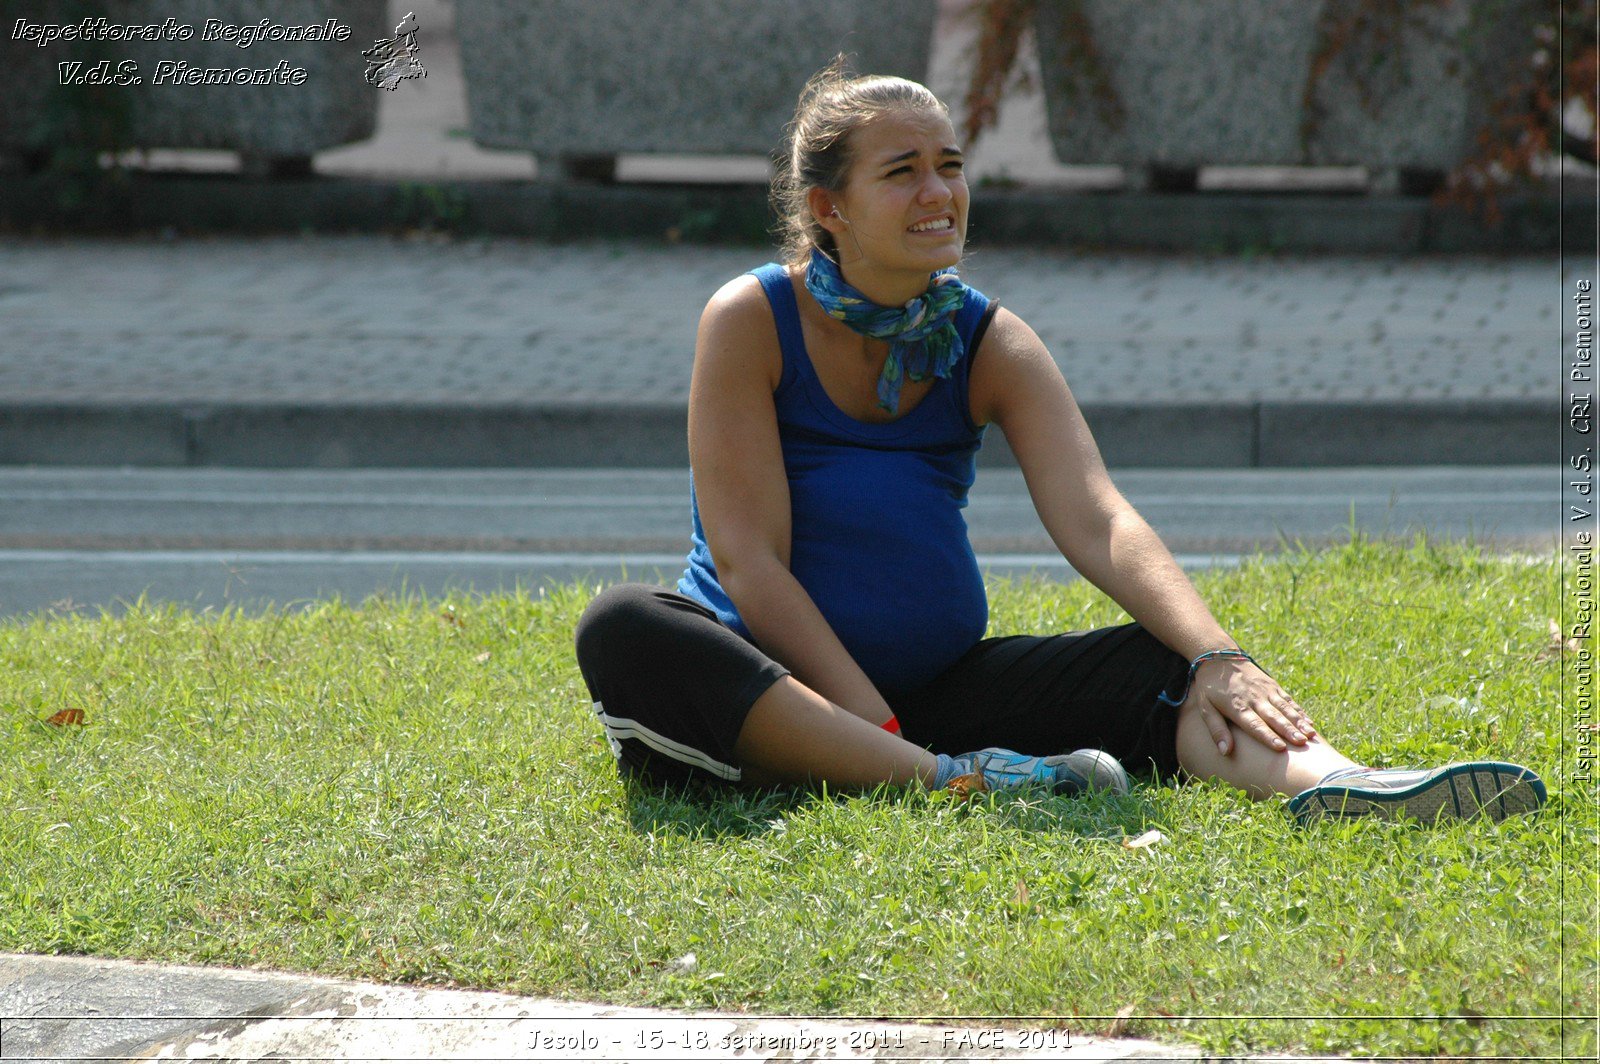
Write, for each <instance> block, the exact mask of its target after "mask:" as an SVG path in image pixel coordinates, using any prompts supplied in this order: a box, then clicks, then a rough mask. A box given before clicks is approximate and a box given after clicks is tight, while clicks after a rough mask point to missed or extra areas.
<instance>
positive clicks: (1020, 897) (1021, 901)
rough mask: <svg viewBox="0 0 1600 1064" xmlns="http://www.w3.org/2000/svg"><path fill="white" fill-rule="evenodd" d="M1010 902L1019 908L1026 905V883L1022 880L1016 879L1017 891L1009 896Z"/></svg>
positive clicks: (1023, 907)
mask: <svg viewBox="0 0 1600 1064" xmlns="http://www.w3.org/2000/svg"><path fill="white" fill-rule="evenodd" d="M1011 904H1013V905H1015V906H1016V907H1017V908H1019V909H1026V908H1027V907H1028V884H1027V882H1026V881H1024V880H1021V879H1019V880H1017V892H1016V893H1015V894H1013V895H1012V896H1011Z"/></svg>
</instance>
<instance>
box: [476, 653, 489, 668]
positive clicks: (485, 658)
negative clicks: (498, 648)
mask: <svg viewBox="0 0 1600 1064" xmlns="http://www.w3.org/2000/svg"><path fill="white" fill-rule="evenodd" d="M472 660H473V661H476V662H477V663H478V664H479V665H482V664H483V663H484V662H486V661H488V660H489V652H488V651H487V650H485V651H484V652H483V653H482V654H479V655H478V656H477V657H475V658H473V659H472Z"/></svg>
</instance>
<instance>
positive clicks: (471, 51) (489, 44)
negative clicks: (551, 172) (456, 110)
mask: <svg viewBox="0 0 1600 1064" xmlns="http://www.w3.org/2000/svg"><path fill="white" fill-rule="evenodd" d="M934 15H935V4H934V2H933V0H879V2H878V3H872V4H863V3H860V2H859V0H788V2H782V3H740V4H731V3H728V2H727V0H672V2H671V3H658V4H648V5H646V4H640V3H638V2H637V0H458V3H457V7H456V32H457V34H458V36H459V38H460V41H461V65H462V70H463V72H464V73H465V75H466V81H467V104H468V110H469V112H470V114H471V126H472V137H473V139H474V140H475V141H476V142H477V143H478V144H480V145H483V146H484V147H487V148H519V149H524V150H528V151H532V152H534V153H535V154H536V155H539V156H549V157H552V159H561V158H564V157H565V158H583V159H588V160H590V161H591V162H592V160H593V158H594V157H596V156H602V157H603V156H606V155H615V154H618V153H621V152H670V153H683V154H692V153H704V154H720V153H745V152H749V153H762V154H766V153H769V152H772V151H773V150H774V149H776V148H777V147H778V144H779V142H780V140H781V139H782V136H783V129H784V126H785V125H786V124H787V123H788V122H789V120H790V119H791V118H792V117H793V115H794V108H795V102H796V100H797V99H798V97H799V95H800V89H801V88H802V87H803V86H804V85H805V83H806V80H807V79H808V78H810V77H811V75H812V74H814V73H815V72H816V71H817V70H819V69H820V68H822V67H823V66H826V65H827V63H828V62H829V61H830V60H831V59H832V58H833V56H834V55H835V54H836V53H837V52H840V51H844V52H848V53H851V55H852V56H853V59H852V65H853V67H854V69H856V70H857V71H860V72H862V73H873V74H898V75H901V76H903V77H908V78H911V79H913V80H915V81H923V80H925V79H926V77H927V71H928V55H929V51H930V49H931V46H932V37H933V22H934Z"/></svg>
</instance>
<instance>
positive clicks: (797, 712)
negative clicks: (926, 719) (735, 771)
mask: <svg viewBox="0 0 1600 1064" xmlns="http://www.w3.org/2000/svg"><path fill="white" fill-rule="evenodd" d="M733 752H734V755H735V756H736V757H738V759H739V764H740V765H741V766H742V767H743V768H744V770H745V778H746V779H747V780H749V781H750V782H752V783H755V784H771V783H805V782H808V781H813V780H815V781H822V780H826V781H827V782H828V783H832V784H837V785H839V786H842V787H865V786H871V785H872V784H875V783H896V784H906V783H915V782H918V781H920V782H922V783H923V784H925V785H927V786H932V785H933V780H934V777H935V775H936V773H937V772H938V768H939V762H938V759H937V758H935V757H934V756H933V755H932V754H930V753H928V752H927V751H926V750H924V749H922V748H921V747H920V746H913V745H912V744H911V743H908V742H906V741H905V740H904V739H902V738H900V737H899V736H898V735H891V734H889V733H888V732H886V731H884V730H883V729H882V728H879V727H876V726H874V725H872V724H869V723H867V722H866V721H864V720H862V719H861V718H860V717H858V716H856V715H855V714H853V713H851V712H849V711H848V710H844V709H840V708H839V707H838V706H836V705H834V704H833V703H832V702H829V701H828V700H827V699H826V698H823V697H822V696H821V695H819V694H817V693H816V692H815V691H813V690H811V688H809V687H807V686H806V685H805V684H803V683H801V682H800V681H798V680H796V679H795V678H794V677H793V676H785V677H784V678H783V679H781V680H779V681H778V682H777V683H775V684H773V685H772V686H771V687H769V688H767V690H766V692H765V693H764V694H763V695H762V696H761V697H760V698H758V699H756V702H755V705H753V706H751V707H750V714H749V715H748V716H747V717H745V721H744V727H743V728H742V729H741V730H740V732H739V739H738V741H737V742H736V743H735V744H734V747H733Z"/></svg>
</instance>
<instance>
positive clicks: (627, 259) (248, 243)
mask: <svg viewBox="0 0 1600 1064" xmlns="http://www.w3.org/2000/svg"><path fill="white" fill-rule="evenodd" d="M975 214H976V215H977V216H978V217H981V205H979V206H977V207H976V208H975ZM766 257H767V255H766V253H764V252H763V251H761V250H759V249H739V248H733V249H729V248H703V247H665V246H659V245H644V244H586V245H562V246H551V245H543V244H535V243H531V242H527V241H521V240H516V239H505V238H502V239H491V240H471V241H456V242H432V241H429V240H414V239H404V238H395V237H388V236H309V237H269V238H264V239H251V238H241V237H215V238H198V239H187V238H184V239H176V240H172V241H161V240H149V239H126V240H120V239H31V238H20V237H19V238H9V239H3V240H0V320H3V321H4V323H5V324H4V329H3V331H0V403H9V404H15V403H42V402H90V403H93V402H103V403H108V404H124V403H141V402H184V401H193V402H197V403H201V402H236V403H253V402H275V403H297V402H298V403H306V404H317V403H325V402H330V401H342V402H354V403H364V402H371V403H399V404H407V403H441V402H444V403H465V404H555V405H561V404H585V403H596V402H606V403H616V402H621V403H632V402H661V403H682V402H684V401H686V399H687V396H688V386H689V373H690V367H691V364H692V359H693V350H694V337H695V328H696V323H697V320H698V317H699V312H700V309H701V308H702V307H703V306H704V304H705V301H706V300H707V299H708V298H709V297H710V296H711V295H712V293H713V292H715V291H716V289H717V288H718V287H719V286H720V285H721V284H723V283H724V282H725V281H727V280H728V279H730V278H732V277H734V276H736V275H738V274H739V273H741V272H743V271H744V270H746V269H748V268H750V267H753V266H755V265H758V264H759V263H760V262H761V261H763V260H764V259H765V258H766ZM1586 269H1587V275H1588V276H1591V277H1592V276H1593V269H1592V264H1587V263H1584V262H1583V261H1582V260H1581V259H1580V260H1576V261H1569V262H1568V263H1566V264H1565V266H1563V265H1562V264H1560V263H1558V262H1557V261H1555V260H1553V259H1551V258H1547V257H1529V258H1515V259H1497V258H1487V257H1485V258H1437V259H1426V258H1425V259H1415V258H1413V259H1399V258H1386V257H1352V256H1342V257H1318V258H1283V257H1258V258H1254V259H1248V260H1247V259H1240V258H1220V257H1205V256H1194V255H1190V256H1184V255H1173V256H1157V255H1136V254H1128V253H1122V254H1099V255H1084V254H1076V253H1072V252H1067V251H1062V252H1052V251H1037V250H1023V249H1009V248H993V249H986V248H983V247H982V246H981V244H979V245H977V246H976V248H975V249H974V251H973V253H972V255H971V257H970V260H969V261H968V263H967V264H966V265H965V266H964V272H965V275H966V277H967V279H968V280H969V282H970V283H972V284H973V285H975V286H976V287H978V288H979V289H980V290H982V291H984V292H986V293H987V294H989V295H990V296H992V297H994V298H998V299H1000V300H1001V301H1002V302H1003V303H1004V304H1005V305H1006V306H1007V307H1009V308H1011V309H1012V310H1014V311H1015V312H1016V313H1018V314H1020V315H1021V316H1022V317H1023V318H1024V320H1026V321H1028V322H1029V323H1030V324H1031V325H1032V326H1033V328H1034V329H1035V330H1036V331H1037V332H1038V333H1039V335H1040V336H1041V337H1042V338H1043V340H1044V341H1045V343H1046V344H1047V345H1048V346H1049V348H1050V350H1051V352H1052V354H1053V355H1054V356H1055V358H1056V360H1057V362H1058V363H1059V364H1060V366H1061V368H1062V370H1063V372H1064V374H1065V375H1066V378H1067V381H1068V383H1069V384H1070V385H1071V386H1072V388H1073V390H1074V392H1075V393H1076V394H1077V396H1078V398H1079V400H1080V401H1091V402H1126V403H1152V404H1159V403H1162V402H1174V401H1185V402H1193V401H1195V400H1197V399H1199V400H1217V401H1228V400H1243V401H1250V400H1292V399H1313V400H1317V399H1320V400H1328V399H1344V400H1362V399H1372V400H1391V399H1398V400H1415V399H1435V398H1448V399H1473V400H1497V399H1524V400H1526V399H1540V398H1544V397H1549V398H1550V399H1551V401H1552V402H1555V401H1557V399H1558V398H1559V395H1560V388H1561V379H1562V378H1561V374H1562V365H1561V351H1562V349H1563V348H1562V343H1561V331H1562V327H1563V321H1562V314H1561V294H1562V293H1563V292H1566V291H1570V290H1571V288H1572V286H1573V284H1574V283H1575V279H1576V278H1577V277H1578V276H1580V275H1583V274H1584V271H1585V270H1586Z"/></svg>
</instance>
